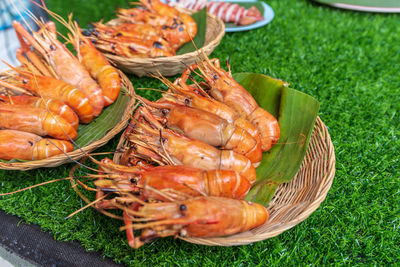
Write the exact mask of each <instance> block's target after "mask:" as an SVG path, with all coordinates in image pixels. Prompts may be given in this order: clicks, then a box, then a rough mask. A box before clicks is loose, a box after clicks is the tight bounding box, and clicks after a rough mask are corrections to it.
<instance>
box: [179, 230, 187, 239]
mask: <svg viewBox="0 0 400 267" xmlns="http://www.w3.org/2000/svg"><path fill="white" fill-rule="evenodd" d="M186 235H187V231H186V230H185V229H182V230H181V231H180V232H179V236H181V237H185V236H186Z"/></svg>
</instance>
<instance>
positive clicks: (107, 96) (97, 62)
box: [74, 24, 121, 106]
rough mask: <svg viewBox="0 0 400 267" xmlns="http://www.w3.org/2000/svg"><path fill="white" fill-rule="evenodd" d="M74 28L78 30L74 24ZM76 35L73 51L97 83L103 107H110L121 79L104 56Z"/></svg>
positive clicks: (86, 39)
mask: <svg viewBox="0 0 400 267" xmlns="http://www.w3.org/2000/svg"><path fill="white" fill-rule="evenodd" d="M76 28H77V30H78V31H80V28H79V27H78V25H77V24H76ZM74 34H75V35H76V38H78V40H76V42H74V44H75V49H76V50H77V51H78V52H79V55H80V60H81V62H82V63H83V65H84V66H85V68H86V69H87V70H88V71H89V73H90V74H91V75H92V77H93V78H94V79H96V80H97V82H98V83H99V85H100V87H101V89H102V91H103V96H104V101H105V102H104V103H105V106H108V105H111V104H112V103H114V101H115V100H116V99H117V98H118V95H119V91H120V88H121V79H120V76H119V73H118V71H117V70H116V69H115V68H114V67H113V66H111V64H110V63H109V62H108V60H107V59H106V58H105V56H104V55H103V54H102V53H101V52H100V51H98V50H97V49H96V47H95V46H94V45H93V43H92V42H91V41H90V40H89V39H88V38H86V37H84V36H83V35H82V34H81V33H80V32H78V33H74Z"/></svg>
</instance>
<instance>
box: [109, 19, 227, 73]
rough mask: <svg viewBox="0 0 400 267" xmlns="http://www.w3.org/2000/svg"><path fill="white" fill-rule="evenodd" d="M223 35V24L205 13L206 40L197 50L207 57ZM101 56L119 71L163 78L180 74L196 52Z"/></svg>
mask: <svg viewBox="0 0 400 267" xmlns="http://www.w3.org/2000/svg"><path fill="white" fill-rule="evenodd" d="M119 21H120V20H119V19H115V20H112V21H110V22H108V23H110V24H111V25H112V24H118V23H119ZM224 34H225V24H224V22H223V21H222V20H220V19H219V18H217V17H215V16H214V15H211V14H208V13H207V28H206V40H205V43H204V46H203V47H199V49H201V50H203V51H204V52H205V53H206V54H207V56H209V55H210V54H211V52H212V51H214V49H215V47H217V46H218V45H219V43H220V42H221V39H222V37H223V36H224ZM103 54H104V55H105V56H106V57H107V58H108V59H109V60H110V61H112V62H114V64H115V65H116V66H117V67H118V68H119V69H120V70H123V71H124V72H127V73H132V74H135V75H137V76H139V77H142V76H151V75H158V74H159V73H161V74H162V75H163V76H173V75H176V74H180V73H182V72H183V71H184V70H185V69H186V67H187V66H188V65H191V64H194V63H195V62H196V58H197V55H198V52H197V51H193V52H190V53H186V54H183V55H178V56H172V57H159V58H135V57H132V58H126V57H121V56H116V55H113V54H109V53H104V52H103Z"/></svg>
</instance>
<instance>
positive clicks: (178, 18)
mask: <svg viewBox="0 0 400 267" xmlns="http://www.w3.org/2000/svg"><path fill="white" fill-rule="evenodd" d="M140 3H141V6H140V7H137V8H130V9H122V8H120V9H118V11H117V16H118V19H117V20H116V21H118V22H116V21H114V23H107V24H104V23H102V22H98V23H93V25H94V28H93V29H92V30H91V31H85V32H84V33H85V35H86V36H88V37H89V38H90V39H91V40H92V41H93V43H94V44H95V45H96V47H97V48H98V49H100V50H101V51H103V52H107V53H112V54H115V55H119V56H123V57H146V58H147V57H150V58H155V57H168V56H174V55H175V54H176V51H177V50H178V49H179V48H180V47H181V46H182V45H183V44H185V43H187V42H189V41H191V40H193V38H194V37H195V36H196V33H197V24H196V22H195V21H194V20H193V18H192V17H191V16H190V15H188V14H186V13H183V12H180V11H178V10H177V9H176V8H174V7H170V6H168V5H166V4H164V3H162V2H160V1H159V0H140Z"/></svg>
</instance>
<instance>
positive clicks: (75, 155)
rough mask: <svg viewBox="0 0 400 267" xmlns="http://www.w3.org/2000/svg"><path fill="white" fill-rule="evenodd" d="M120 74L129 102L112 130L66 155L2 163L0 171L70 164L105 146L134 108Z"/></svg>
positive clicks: (125, 79) (129, 87)
mask: <svg viewBox="0 0 400 267" xmlns="http://www.w3.org/2000/svg"><path fill="white" fill-rule="evenodd" d="M119 73H120V77H121V85H122V86H123V87H125V88H126V89H127V91H128V93H129V95H130V100H129V102H128V105H127V107H126V109H125V112H124V114H123V116H122V117H121V119H120V121H119V123H118V124H117V125H115V127H114V128H113V129H111V130H110V131H108V132H107V134H106V135H105V136H104V137H103V138H101V139H99V140H96V141H93V142H92V143H90V144H89V145H87V146H85V147H82V148H81V149H76V150H74V151H72V152H69V153H67V154H60V155H57V156H53V157H50V158H47V159H42V160H32V161H24V162H13V163H4V162H0V169H5V170H21V171H26V170H32V169H36V168H40V167H57V166H59V165H61V164H64V163H68V162H72V160H78V159H80V158H82V157H84V156H85V155H86V154H87V153H90V152H91V151H93V150H95V149H96V148H99V147H101V146H103V145H105V144H106V143H107V142H108V141H109V140H110V139H111V138H113V137H114V136H115V135H117V134H118V133H119V132H120V131H122V130H123V129H124V128H125V127H126V125H127V123H128V120H129V118H130V116H131V115H132V112H133V110H134V107H135V101H136V99H135V97H134V95H135V90H134V88H133V85H132V83H131V82H130V81H129V79H128V77H126V76H125V75H124V74H123V73H122V72H119Z"/></svg>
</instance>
